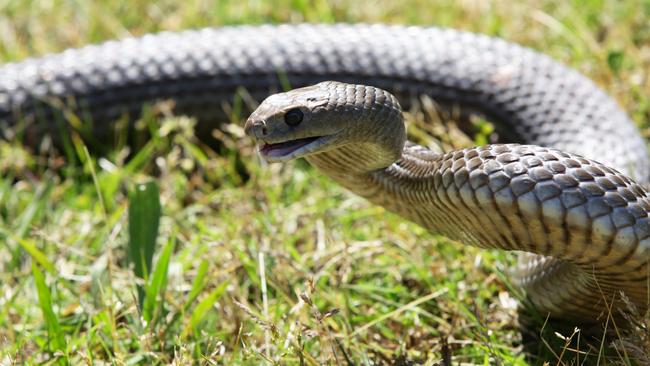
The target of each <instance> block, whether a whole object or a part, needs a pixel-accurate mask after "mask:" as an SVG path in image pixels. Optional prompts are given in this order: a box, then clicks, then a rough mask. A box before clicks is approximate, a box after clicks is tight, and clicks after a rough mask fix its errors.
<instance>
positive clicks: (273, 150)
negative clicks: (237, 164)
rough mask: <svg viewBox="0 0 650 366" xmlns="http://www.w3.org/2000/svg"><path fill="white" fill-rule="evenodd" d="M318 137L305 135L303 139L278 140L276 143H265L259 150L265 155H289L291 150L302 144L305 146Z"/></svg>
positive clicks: (298, 147)
mask: <svg viewBox="0 0 650 366" xmlns="http://www.w3.org/2000/svg"><path fill="white" fill-rule="evenodd" d="M317 139H318V136H316V137H307V138H304V139H298V140H293V141H286V142H280V143H277V144H267V145H264V146H262V147H261V148H260V152H261V153H262V154H263V155H266V156H272V157H280V156H285V155H289V154H291V153H292V152H294V151H296V150H298V149H300V148H301V147H303V146H306V145H308V144H310V143H312V142H314V141H316V140H317Z"/></svg>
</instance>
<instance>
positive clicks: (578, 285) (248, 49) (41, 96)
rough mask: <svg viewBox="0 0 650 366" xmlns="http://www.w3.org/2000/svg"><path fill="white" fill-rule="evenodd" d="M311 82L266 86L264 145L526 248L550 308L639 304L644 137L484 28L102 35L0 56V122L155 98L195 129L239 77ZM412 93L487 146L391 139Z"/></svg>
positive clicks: (546, 63) (360, 188)
mask: <svg viewBox="0 0 650 366" xmlns="http://www.w3.org/2000/svg"><path fill="white" fill-rule="evenodd" d="M325 80H336V81H337V82H323V81H325ZM321 82H323V83H321ZM317 83H319V84H317ZM312 84H317V85H315V86H311V87H308V88H307V89H298V90H296V91H292V92H288V93H286V94H278V95H275V96H273V97H270V98H269V99H267V100H266V101H265V102H263V103H262V104H261V105H260V107H259V109H257V111H256V112H254V113H253V115H252V116H251V117H250V119H249V120H248V122H247V125H246V131H247V133H249V134H250V135H251V136H252V137H253V138H255V139H256V140H257V141H258V142H259V143H260V151H261V152H262V155H264V156H266V158H267V159H269V160H271V161H284V160H287V159H289V158H295V157H298V156H306V158H307V160H308V161H309V162H310V163H312V164H313V165H315V166H316V167H317V168H319V169H320V170H321V171H323V172H324V173H325V174H327V175H329V176H331V177H332V178H333V179H335V180H336V181H338V182H340V183H341V184H342V185H343V186H345V187H346V188H348V189H350V190H352V191H354V192H356V193H358V194H360V195H361V196H364V197H366V198H368V199H369V200H370V201H372V202H375V203H377V204H379V205H382V206H384V207H386V208H387V209H389V210H391V211H394V212H396V213H398V214H400V215H402V216H403V217H405V218H407V219H410V220H412V221H415V222H416V223H418V224H420V225H422V226H424V227H426V228H428V229H430V230H432V231H435V232H439V233H442V234H444V235H447V236H449V237H450V238H452V239H456V240H458V241H460V242H463V243H466V244H472V245H478V246H481V247H489V248H502V249H506V250H517V251H525V252H528V253H527V254H524V255H522V256H521V260H520V263H519V265H518V267H517V268H516V269H515V270H514V272H516V275H515V278H516V281H518V282H520V283H521V284H522V285H523V286H524V288H525V289H526V291H527V295H528V297H529V298H530V300H531V302H532V303H533V304H534V305H535V306H536V307H537V308H538V309H540V310H541V311H542V312H544V313H550V314H551V316H553V317H557V318H566V319H574V320H577V321H580V322H594V321H595V320H596V319H598V317H599V316H600V315H602V313H603V312H604V310H606V309H607V303H608V302H610V301H612V300H613V299H616V298H618V295H619V293H620V291H623V292H625V294H626V295H627V296H628V297H629V298H630V299H631V300H632V302H633V303H635V304H636V305H637V306H638V307H639V308H641V309H642V310H645V309H647V303H648V300H647V297H648V290H647V288H648V279H649V276H648V261H649V260H650V220H649V219H648V211H649V210H650V197H649V196H648V193H647V191H646V190H645V189H644V188H643V187H642V186H641V185H643V184H646V183H648V181H649V179H650V170H649V167H650V164H649V162H648V154H647V151H646V146H645V142H644V141H643V139H642V138H641V136H640V134H639V132H638V130H637V129H636V127H635V126H634V124H633V123H632V122H631V121H630V119H629V118H628V117H627V115H626V114H625V112H623V111H622V110H621V109H620V107H619V106H618V105H617V103H616V102H615V101H613V100H612V99H611V98H610V97H608V96H607V95H606V94H605V93H604V92H603V91H602V90H601V89H599V88H598V87H597V86H596V85H594V84H593V83H592V82H591V81H590V80H588V79H587V78H585V77H584V76H582V75H580V74H579V73H577V72H576V71H573V70H571V69H569V68H567V67H565V66H563V65H561V64H560V63H558V62H556V61H553V60H552V59H550V58H549V57H546V56H544V55H542V54H539V53H537V52H535V51H532V50H530V49H527V48H524V47H521V46H518V45H515V44H512V43H508V42H506V41H503V40H500V39H496V38H491V37H488V36H483V35H477V34H472V33H466V32H461V31H457V30H450V29H439V28H422V27H403V26H386V25H343V24H339V25H306V24H303V25H278V26H270V25H267V26H240V27H225V28H217V29H203V30H193V31H185V32H178V33H161V34H156V35H146V36H144V37H140V38H128V39H124V40H119V41H109V42H106V43H103V44H100V45H91V46H86V47H84V48H80V49H74V50H67V51H64V52H63V53H60V54H55V55H48V56H44V57H41V58H34V59H28V60H24V61H21V62H17V63H12V64H6V65H3V66H1V67H0V128H1V130H2V131H9V130H10V128H11V129H16V128H18V129H22V130H24V131H25V137H26V140H27V141H28V142H31V143H38V142H39V141H40V140H41V139H42V137H43V134H44V133H53V132H56V131H59V130H58V128H60V123H57V121H59V122H60V121H61V120H62V119H61V118H62V116H64V114H62V112H61V110H60V109H61V107H62V106H64V107H63V109H67V110H71V111H73V112H76V113H78V114H79V115H80V116H82V117H84V118H85V119H86V120H87V121H90V122H92V123H90V126H91V132H90V133H92V135H93V136H94V137H96V138H98V139H101V138H104V137H106V136H108V134H109V133H110V129H111V122H113V121H114V120H115V119H116V118H119V117H121V116H124V115H129V116H131V117H137V115H138V114H139V113H140V112H141V108H142V106H143V104H146V103H150V102H155V101H158V100H173V101H174V105H175V112H176V113H179V114H189V115H191V116H194V117H196V119H197V120H198V127H197V134H198V135H199V136H206V135H209V131H210V130H211V129H212V128H215V127H218V122H217V121H219V120H223V117H225V113H224V110H223V105H224V104H225V103H228V102H231V101H232V100H233V96H234V95H236V94H237V93H240V94H241V90H242V88H244V89H245V90H246V91H247V92H248V93H249V94H250V95H251V96H252V97H253V98H254V99H256V100H262V99H263V98H264V97H266V96H268V95H269V93H270V92H277V91H280V90H282V89H283V88H282V87H283V86H287V85H290V86H291V87H304V86H307V85H312ZM353 84H366V85H372V87H369V86H362V85H353ZM419 95H428V96H430V97H431V98H433V99H434V100H435V101H436V102H437V103H439V104H441V105H443V106H445V105H446V106H450V107H455V108H459V109H460V110H462V111H463V112H467V113H475V114H479V115H481V116H484V117H485V118H487V119H488V120H490V121H492V122H494V123H495V125H496V130H497V132H498V133H499V136H500V137H501V138H502V139H503V142H505V144H501V145H488V146H484V147H477V148H472V149H465V150H460V151H453V152H449V153H446V154H437V153H434V152H431V151H429V150H427V149H425V148H422V147H419V146H417V145H415V144H413V143H410V142H408V141H406V137H405V132H404V125H403V120H402V115H401V109H400V107H399V103H398V102H397V100H399V101H400V102H401V104H402V106H403V107H407V106H408V105H409V103H410V101H411V100H413V98H415V97H417V96H419ZM289 107H291V108H290V109H287V108H289ZM328 136H329V137H331V138H325V137H328ZM7 137H9V138H11V136H10V135H8V136H7ZM512 142H517V143H522V144H526V145H517V144H511V143H512ZM541 146H543V147H541ZM596 161H598V162H596ZM531 253H532V254H531ZM616 304H618V302H616V301H615V305H616Z"/></svg>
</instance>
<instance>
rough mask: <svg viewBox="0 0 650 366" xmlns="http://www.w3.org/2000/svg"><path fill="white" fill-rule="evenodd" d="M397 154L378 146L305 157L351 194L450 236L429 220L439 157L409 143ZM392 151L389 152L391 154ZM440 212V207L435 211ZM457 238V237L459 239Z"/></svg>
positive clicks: (434, 220) (437, 220) (439, 221)
mask: <svg viewBox="0 0 650 366" xmlns="http://www.w3.org/2000/svg"><path fill="white" fill-rule="evenodd" d="M400 145H401V146H403V147H402V148H401V151H400V152H399V154H395V153H394V149H395V148H389V149H386V148H385V147H382V145H381V144H370V143H368V144H350V145H346V146H344V147H341V148H337V149H333V150H330V151H326V152H322V153H319V154H314V155H311V156H308V157H307V158H306V159H307V160H308V161H309V163H310V164H312V165H313V166H314V167H316V168H317V169H318V170H320V171H321V172H323V173H324V174H325V175H327V176H329V177H330V178H332V179H333V180H335V181H336V182H337V183H339V184H340V185H342V186H343V187H345V188H346V189H348V190H350V191H352V192H353V193H355V194H357V195H359V196H361V197H363V198H365V199H367V200H369V201H370V202H372V203H375V204H378V205H380V206H383V207H384V208H386V209H388V210H389V211H392V212H394V213H397V214H398V215H400V216H402V217H404V218H406V219H409V220H411V221H413V222H415V223H417V224H419V225H421V226H423V227H425V228H427V229H430V230H432V231H436V232H440V233H444V234H447V235H449V236H454V235H455V234H454V233H452V232H451V231H450V230H446V227H445V226H444V225H442V223H444V222H445V221H446V220H444V219H442V218H440V217H438V218H433V217H432V214H433V213H432V212H429V211H430V210H431V208H432V207H431V206H430V205H429V203H433V202H434V201H435V200H432V198H433V197H431V194H432V193H433V192H434V190H433V186H432V183H433V176H432V175H431V174H432V173H433V172H435V171H436V170H437V169H438V168H439V166H440V162H441V160H442V155H441V154H437V153H434V152H432V151H431V150H429V149H426V148H424V147H422V146H419V145H416V144H414V143H412V142H410V141H407V142H406V143H405V144H404V143H402V144H400ZM391 150H392V151H391ZM439 210H440V211H439V213H442V212H443V211H442V210H443V208H439ZM459 239H460V238H459Z"/></svg>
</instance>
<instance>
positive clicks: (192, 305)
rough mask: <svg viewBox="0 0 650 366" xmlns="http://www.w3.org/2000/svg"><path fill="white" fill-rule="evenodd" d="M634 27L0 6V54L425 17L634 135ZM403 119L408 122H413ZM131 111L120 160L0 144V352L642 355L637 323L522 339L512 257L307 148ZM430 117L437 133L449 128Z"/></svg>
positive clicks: (209, 356) (16, 56) (188, 4)
mask: <svg viewBox="0 0 650 366" xmlns="http://www.w3.org/2000/svg"><path fill="white" fill-rule="evenodd" d="M649 20H650V4H648V3H647V2H644V1H641V0H631V1H625V2H619V1H578V0H573V1H550V0H546V1H541V2H538V1H522V2H510V1H492V2H483V1H471V0H462V1H457V2H452V1H450V2H436V3H434V4H430V3H429V2H428V1H423V0H408V1H384V2H379V3H377V2H374V1H365V0H360V1H356V2H338V1H337V2H326V1H318V0H316V1H311V2H309V1H303V0H283V1H276V2H274V3H270V2H264V1H249V2H235V1H232V2H229V1H219V2H212V1H202V0H188V1H185V2H177V1H172V0H163V1H158V2H150V1H144V0H137V1H126V0H119V1H110V2H108V1H106V2H102V1H89V0H42V1H36V0H33V1H17V0H5V1H0V59H2V60H4V61H12V60H20V59H22V58H25V57H28V56H34V55H40V54H44V53H47V52H54V51H60V50H63V49H65V48H67V47H72V46H80V45H83V44H86V43H89V42H97V41H101V40H105V39H111V38H115V37H124V36H128V35H139V34H144V33H147V32H151V31H158V30H162V29H172V30H173V29H183V28H187V27H202V26H209V25H222V24H238V23H263V22H282V21H291V22H300V21H309V22H333V21H349V22H391V23H408V24H427V25H432V24H434V25H440V26H450V27H455V28H460V29H465V30H470V31H477V32H483V33H488V34H492V35H497V36H501V37H504V38H506V39H509V40H511V41H516V42H519V43H523V44H525V45H528V46H530V47H533V48H536V49H539V50H542V51H544V52H546V53H548V54H550V55H552V56H553V57H555V58H556V59H559V60H562V61H563V62H565V63H568V64H570V65H572V66H573V67H576V68H577V69H579V70H581V71H582V72H584V73H585V74H587V75H589V76H590V77H591V78H593V79H594V80H596V81H597V82H598V83H599V84H600V85H601V86H603V87H604V88H605V89H607V90H608V91H609V92H610V93H611V94H612V95H614V96H615V97H616V98H617V99H618V100H619V101H620V102H621V104H622V105H623V106H624V108H625V109H626V110H628V111H629V112H630V114H631V115H632V116H633V118H634V119H635V120H636V121H637V122H638V123H639V126H640V127H641V129H642V131H643V133H644V134H645V135H646V136H650V128H649V126H650V124H649V123H648V121H649V120H650V97H648V96H650V77H649V75H648V71H647V70H650V21H649ZM416 117H418V116H417V115H416ZM418 120H420V118H415V121H414V123H412V128H411V130H412V131H411V132H412V133H413V134H415V135H422V134H426V132H427V131H422V130H421V129H420V128H418V126H419V123H418V122H417V121H418ZM144 122H145V125H146V124H147V123H153V124H156V125H157V124H161V125H162V127H161V128H160V131H161V132H160V133H159V134H158V135H156V136H154V138H153V139H152V140H150V141H149V142H148V143H147V144H146V145H145V146H144V147H143V148H142V149H140V150H139V151H138V152H137V153H135V154H134V156H135V157H133V158H131V159H129V160H126V159H125V156H127V151H126V150H125V148H123V147H118V148H116V149H115V150H114V151H112V152H111V153H109V154H107V155H105V156H93V155H91V154H88V153H87V149H85V146H84V144H83V142H82V141H81V140H80V139H77V138H72V139H71V143H72V147H73V148H72V149H71V150H70V151H69V152H68V153H67V155H66V156H65V157H61V156H59V155H56V154H52V153H51V152H49V151H41V152H33V151H28V150H26V149H25V148H23V147H22V146H21V144H20V141H17V140H15V139H14V140H12V139H9V140H8V141H7V140H4V141H0V177H1V178H0V364H3V365H4V364H40V363H43V364H109V363H110V364H116V365H125V364H128V365H134V364H177V365H181V364H188V363H195V364H206V365H212V364H225V365H247V364H251V365H257V364H304V365H317V364H342V365H346V364H360V365H372V364H397V365H409V364H412V362H417V363H421V364H425V365H434V364H450V362H453V364H454V365H455V364H459V363H460V364H481V365H483V364H501V365H528V364H532V365H537V364H539V365H541V364H544V362H549V364H551V365H556V364H557V365H564V364H566V365H570V364H581V363H582V362H583V361H584V360H585V358H586V357H587V356H592V355H593V356H594V357H593V358H590V360H591V361H592V362H595V361H596V360H598V354H599V352H600V351H601V350H609V351H611V352H610V353H611V354H612V356H609V355H602V356H600V359H599V360H600V361H599V362H600V363H601V364H634V362H637V363H638V364H642V362H643V361H642V359H641V357H643V354H644V351H643V344H646V345H647V344H648V339H649V337H648V334H647V332H645V333H644V332H639V333H635V334H632V335H631V336H630V335H628V336H626V337H624V336H622V337H620V339H618V340H617V342H618V343H619V344H624V343H625V342H627V343H628V344H630V346H629V347H628V349H630V350H633V351H634V350H635V349H640V351H639V352H638V353H634V352H631V353H629V354H624V353H622V351H618V352H617V351H616V349H615V348H614V347H611V346H610V345H609V342H606V344H605V345H604V346H603V347H596V348H592V349H590V348H588V347H586V346H584V338H585V337H584V336H582V338H580V337H581V333H577V334H573V335H572V334H571V332H569V333H562V334H559V335H556V334H554V331H555V329H553V328H548V331H546V332H545V333H544V338H543V341H540V342H538V344H537V346H536V347H533V348H532V349H530V348H529V349H524V348H523V347H522V333H521V332H520V331H519V329H518V321H517V313H516V309H515V304H516V298H517V296H518V293H517V291H516V289H511V288H510V286H509V284H508V281H507V279H506V276H505V274H504V273H505V272H506V269H507V268H508V267H509V266H511V265H512V263H513V258H512V256H510V255H507V254H505V253H500V252H493V251H483V250H478V249H475V248H470V247H464V246H460V245H458V244H456V243H451V242H449V241H447V240H445V239H444V238H440V237H436V236H433V235H431V234H429V233H427V232H425V231H424V230H423V229H421V228H419V227H417V226H415V225H412V224H410V223H407V222H404V221H403V220H401V219H400V218H398V217H396V216H394V215H391V214H388V213H386V212H385V211H384V210H383V209H381V208H378V207H374V206H372V205H370V204H368V203H367V202H365V201H363V200H362V199H360V198H357V197H355V196H353V195H352V194H350V193H348V192H346V191H345V190H343V189H341V188H340V187H338V186H337V185H335V184H334V183H333V182H331V181H330V180H328V179H327V178H325V177H323V176H322V175H320V174H319V173H318V172H316V171H315V170H313V169H311V168H310V167H309V166H308V165H307V164H305V163H304V162H302V161H298V162H293V163H291V164H287V165H283V166H279V165H272V166H262V165H261V164H260V162H259V161H257V159H256V157H255V154H254V153H253V150H252V146H251V143H250V141H248V140H247V139H245V138H243V134H242V130H241V127H240V126H241V125H237V124H235V125H231V126H230V128H228V129H226V131H224V133H223V136H222V140H223V142H224V144H225V145H226V146H228V147H229V148H230V149H231V150H230V151H231V152H230V153H226V154H222V155H218V154H216V153H214V152H213V151H211V150H210V149H208V148H207V147H205V146H202V145H201V143H200V142H198V141H196V139H194V138H193V136H192V122H191V120H189V119H187V118H184V117H163V118H159V117H157V116H156V115H155V113H148V114H147V116H146V117H145V118H144ZM436 128H437V130H441V131H442V133H441V135H442V137H443V140H444V143H443V146H445V147H447V148H448V147H451V146H453V145H455V144H458V142H459V141H461V139H460V138H457V135H455V134H454V131H453V130H451V131H450V130H447V129H444V128H441V127H440V126H438V127H436ZM437 130H436V129H434V132H436V131H437ZM429 132H430V131H429ZM488 132H489V130H488ZM418 133H419V134H418ZM450 136H451V137H450ZM484 139H485V137H484V136H478V137H477V140H478V141H481V140H484ZM465 141H468V140H465ZM235 151H237V153H235ZM242 170H244V171H246V172H247V173H248V175H249V176H250V178H249V179H247V180H245V179H242V175H241V174H240V172H241V171H242ZM144 181H148V182H155V183H149V186H147V187H148V188H147V189H151V190H152V191H155V190H159V194H158V195H156V194H153V195H152V197H150V200H151V199H152V198H153V201H155V198H156V197H155V196H157V198H158V199H159V202H160V206H161V215H160V216H159V217H158V215H157V214H155V212H154V211H155V209H154V210H144V213H141V214H140V215H142V214H144V215H147V214H151V213H152V212H153V213H154V214H153V215H152V216H151V217H149V218H148V219H145V220H149V221H148V222H150V223H149V224H146V223H145V222H147V221H145V222H143V225H144V227H149V229H151V230H152V232H150V233H148V234H147V233H146V232H145V231H144V230H138V229H137V228H135V227H134V221H137V218H138V217H141V216H138V214H137V213H134V211H135V210H133V208H134V207H142V206H140V205H139V204H137V203H136V202H137V201H138V200H139V199H140V198H139V197H138V195H137V192H138V190H137V189H136V190H135V192H136V193H131V196H130V195H129V194H130V192H134V187H136V185H137V184H138V183H140V182H144ZM148 192H150V191H148ZM153 201H151V202H153ZM130 205H131V206H130ZM152 205H153V206H154V207H155V203H152ZM157 219H159V230H158V232H157V235H156V232H155V230H153V224H151V222H155V221H156V220H157ZM130 232H131V234H129V233H130ZM136 234H142V236H143V237H142V238H141V239H139V240H136V239H137V238H136ZM138 243H140V244H138ZM141 243H148V244H146V245H148V246H149V247H148V248H149V249H147V250H146V251H138V250H141V248H143V246H142V244H141ZM154 247H155V248H157V249H155V253H156V254H155V255H153V253H154V250H153V248H154ZM134 248H135V249H136V250H135V251H134V250H133V249H134ZM143 253H148V254H147V255H144V256H142V255H141V254H143ZM129 258H131V260H130V261H129V260H128V259H129ZM129 263H135V267H133V266H132V265H130V264H129ZM139 264H140V265H142V268H140V269H139V270H138V269H137V268H138V266H139ZM132 268H135V269H136V271H135V272H134V271H133V270H132ZM139 289H141V290H139ZM646 329H647V328H646ZM578 342H580V343H579V344H580V345H581V347H578ZM643 342H645V343H643ZM577 348H580V349H581V350H582V351H583V352H587V353H589V355H585V354H584V353H580V352H577V351H576V349H577ZM618 349H619V350H620V349H621V347H619V348H618ZM634 354H639V355H641V356H638V357H637V359H638V360H640V361H632V360H631V359H632V358H634V357H635V356H634ZM646 357H647V356H646ZM646 360H647V359H646Z"/></svg>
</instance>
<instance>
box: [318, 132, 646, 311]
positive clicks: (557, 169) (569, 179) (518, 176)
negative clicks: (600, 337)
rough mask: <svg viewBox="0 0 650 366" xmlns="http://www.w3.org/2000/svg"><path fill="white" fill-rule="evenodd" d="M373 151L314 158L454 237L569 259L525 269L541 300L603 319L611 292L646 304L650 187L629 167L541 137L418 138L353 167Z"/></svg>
mask: <svg viewBox="0 0 650 366" xmlns="http://www.w3.org/2000/svg"><path fill="white" fill-rule="evenodd" d="M370 155H371V151H370V150H368V149H356V150H355V149H354V148H352V147H348V148H347V149H345V150H338V149H336V150H333V151H330V152H326V153H322V154H317V155H314V156H310V157H309V158H308V160H309V161H310V163H311V164H313V165H314V166H316V167H317V168H318V169H320V170H321V171H322V172H324V173H325V174H327V175H328V176H330V177H331V178H333V179H334V180H336V181H337V182H338V183H340V184H341V185H342V186H344V187H345V188H347V189H349V190H351V191H352V192H354V193H356V194H358V195H360V196H362V197H364V198H366V199H368V200H369V201H371V202H373V203H375V204H378V205H381V206H383V207H385V208H386V209H388V210H389V211H392V212H394V213H396V214H398V215H400V216H402V217H404V218H406V219H409V220H410V221H413V222H415V223H417V224H419V225H420V226H422V227H424V228H426V229H428V230H430V231H432V232H435V233H439V234H442V235H444V236H446V237H448V238H450V239H452V240H456V241H459V242H462V243H464V244H470V245H474V246H478V247H483V248H498V249H504V250H515V251H525V252H529V253H535V254H540V255H542V256H543V257H538V258H539V259H537V261H540V260H545V259H544V258H550V257H552V258H555V259H556V260H559V261H547V262H545V263H547V264H548V266H547V267H548V268H546V267H544V268H541V266H540V265H539V264H538V263H537V262H535V263H534V264H535V268H538V267H540V268H541V269H540V270H539V271H538V272H534V273H535V274H534V275H528V276H521V275H520V276H517V277H518V278H519V279H520V280H521V281H522V284H523V285H525V287H526V288H527V289H529V290H531V289H532V290H531V291H530V294H531V301H532V302H533V303H534V304H536V305H537V306H538V307H539V308H540V309H543V310H546V311H551V312H552V313H553V314H555V315H558V316H567V317H579V318H582V319H586V320H591V321H593V319H594V316H597V315H598V314H599V313H600V311H601V310H602V308H603V306H602V301H603V299H607V301H611V299H612V298H617V297H618V296H619V294H620V292H621V291H623V292H625V293H626V295H627V296H628V297H629V298H630V299H632V302H633V303H636V304H638V305H639V306H640V307H641V308H642V309H645V308H646V306H645V305H644V304H646V301H647V296H648V292H647V286H646V281H647V278H648V272H649V271H650V267H649V265H648V263H649V260H648V258H649V256H648V254H647V249H646V247H647V244H648V241H649V240H650V239H649V238H648V232H649V229H648V227H649V226H648V222H649V221H648V217H647V215H643V214H642V212H643V211H644V210H645V209H647V207H649V206H650V196H649V195H648V193H647V192H645V191H644V190H643V189H642V188H641V187H640V186H639V185H637V184H636V183H634V182H632V181H631V180H629V179H627V178H625V177H624V176H623V175H621V174H620V173H618V172H616V171H614V170H612V169H609V168H607V167H605V166H603V165H601V164H598V163H596V162H593V161H590V160H587V159H584V158H582V157H579V156H577V155H571V154H567V153H563V152H560V151H558V150H554V149H547V148H542V147H537V146H526V145H490V146H485V147H479V148H472V149H466V150H459V151H454V152H450V153H446V154H438V153H435V152H432V151H430V150H428V149H426V148H424V147H421V146H418V145H416V144H413V143H410V142H407V143H406V144H405V146H404V148H403V150H402V153H401V156H400V157H399V159H397V160H396V161H395V162H393V163H392V164H389V165H387V166H386V167H384V168H381V169H375V170H363V169H354V168H352V167H351V166H352V165H354V161H368V160H369V159H370V158H371V156H370ZM357 159H359V160H357ZM341 166H343V167H345V168H344V169H342V168H341ZM610 202H611V203H610ZM608 212H609V213H608ZM523 272H524V273H529V272H530V271H528V270H524V271H523ZM540 288H543V291H542V290H540ZM551 292H553V294H551ZM539 294H550V295H549V296H541V295H540V296H538V295H539ZM566 298H569V299H574V300H575V301H573V300H571V301H569V300H566ZM558 299H560V300H561V301H560V300H558ZM580 299H596V300H594V302H593V303H585V302H580V301H581V300H580ZM565 300H566V301H565ZM578 300H580V301H578ZM617 301H618V300H617ZM566 312H570V314H566Z"/></svg>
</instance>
